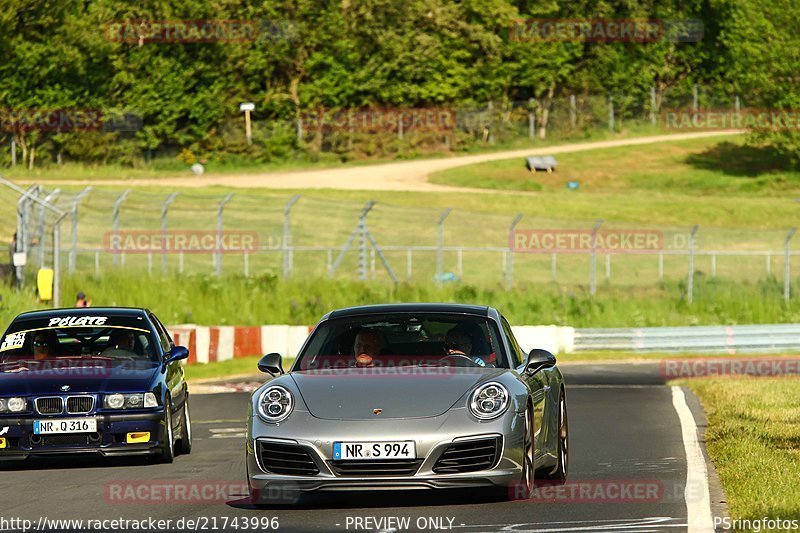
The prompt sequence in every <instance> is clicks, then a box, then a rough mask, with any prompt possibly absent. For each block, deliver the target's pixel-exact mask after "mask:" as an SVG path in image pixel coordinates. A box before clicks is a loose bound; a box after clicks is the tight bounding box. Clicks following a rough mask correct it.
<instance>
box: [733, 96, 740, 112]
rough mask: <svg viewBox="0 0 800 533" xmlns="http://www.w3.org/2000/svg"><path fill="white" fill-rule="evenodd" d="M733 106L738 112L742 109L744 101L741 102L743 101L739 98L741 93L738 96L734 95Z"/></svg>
mask: <svg viewBox="0 0 800 533" xmlns="http://www.w3.org/2000/svg"><path fill="white" fill-rule="evenodd" d="M733 108H734V109H735V110H736V112H737V113H738V112H739V110H741V108H742V103H741V101H740V100H739V95H738V94H737V95H736V96H734V97H733Z"/></svg>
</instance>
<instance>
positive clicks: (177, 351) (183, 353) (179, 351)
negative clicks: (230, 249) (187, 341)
mask: <svg viewBox="0 0 800 533" xmlns="http://www.w3.org/2000/svg"><path fill="white" fill-rule="evenodd" d="M188 357H189V350H188V349H187V348H186V347H185V346H173V347H172V349H171V350H170V351H169V352H167V360H166V362H167V363H171V362H173V361H180V360H181V359H186V358H188Z"/></svg>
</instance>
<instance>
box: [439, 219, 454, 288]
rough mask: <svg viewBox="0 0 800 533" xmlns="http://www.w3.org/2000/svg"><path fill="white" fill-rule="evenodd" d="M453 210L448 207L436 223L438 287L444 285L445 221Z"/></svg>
mask: <svg viewBox="0 0 800 533" xmlns="http://www.w3.org/2000/svg"><path fill="white" fill-rule="evenodd" d="M452 210H453V209H452V208H451V207H448V208H447V209H445V210H444V211H442V214H441V215H440V216H439V221H438V222H437V223H436V231H437V236H438V238H437V241H436V285H439V286H441V285H442V270H443V269H444V250H443V247H444V219H446V218H447V215H449V214H450V211H452Z"/></svg>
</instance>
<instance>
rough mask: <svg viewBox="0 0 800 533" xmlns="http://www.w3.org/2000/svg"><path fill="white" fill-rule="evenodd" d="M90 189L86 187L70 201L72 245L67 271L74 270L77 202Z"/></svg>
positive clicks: (76, 238)
mask: <svg viewBox="0 0 800 533" xmlns="http://www.w3.org/2000/svg"><path fill="white" fill-rule="evenodd" d="M91 190H92V187H91V186H89V187H86V188H85V189H83V190H82V191H81V192H79V193H78V195H77V196H76V197H75V199H74V200H73V201H72V246H71V247H70V250H69V273H70V274H72V273H73V272H75V256H76V254H77V253H78V204H80V203H81V200H83V199H84V198H85V197H86V195H87V194H89V193H90V192H91Z"/></svg>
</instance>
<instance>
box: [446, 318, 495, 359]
mask: <svg viewBox="0 0 800 533" xmlns="http://www.w3.org/2000/svg"><path fill="white" fill-rule="evenodd" d="M472 338H473V337H472V336H471V335H470V334H469V331H467V328H465V327H464V326H463V325H461V324H459V325H458V326H455V327H454V328H452V329H450V330H449V331H448V332H447V333H446V334H445V338H444V349H445V352H446V353H447V355H448V356H451V355H461V356H464V357H467V358H469V359H471V360H472V361H473V362H475V364H477V365H478V366H492V367H493V366H495V364H494V361H493V359H492V356H491V355H476V354H473V353H472V352H473V344H472Z"/></svg>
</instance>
